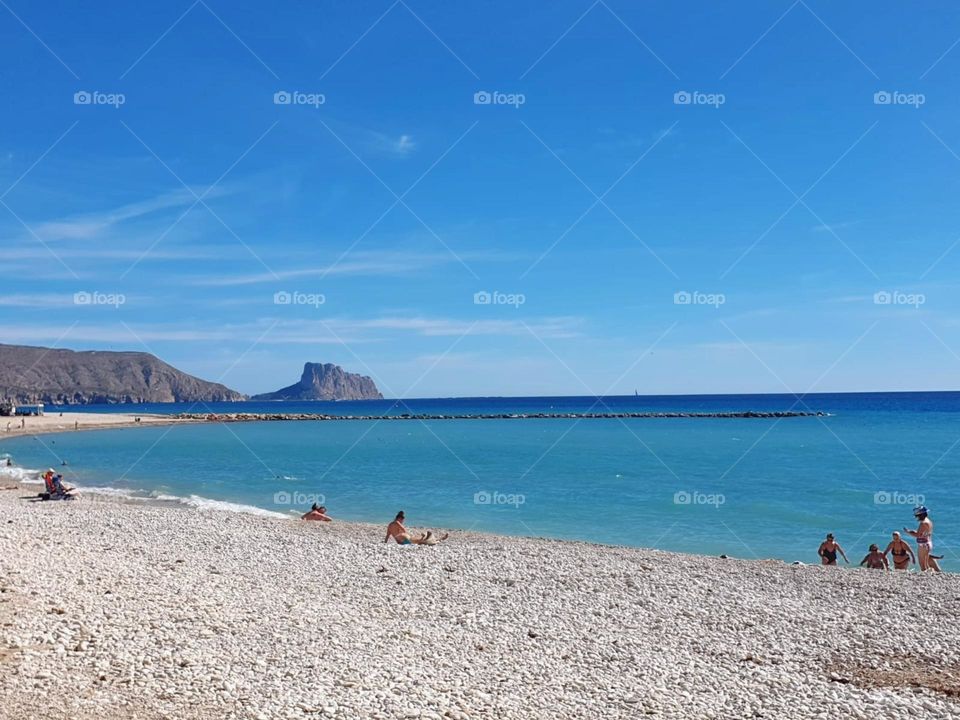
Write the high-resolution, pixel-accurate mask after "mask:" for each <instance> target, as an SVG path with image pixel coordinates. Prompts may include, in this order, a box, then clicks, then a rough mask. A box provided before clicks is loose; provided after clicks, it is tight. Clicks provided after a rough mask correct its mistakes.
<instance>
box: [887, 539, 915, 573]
mask: <svg viewBox="0 0 960 720" xmlns="http://www.w3.org/2000/svg"><path fill="white" fill-rule="evenodd" d="M883 554H884V555H888V554H889V555H893V567H894V569H895V570H909V569H910V565H911V564H913V563H915V562H916V561H917V559H916V558H915V557H914V555H913V549H912V548H911V547H910V543H907V542H904V541H903V539H902V538H901V537H900V533H898V532H894V533H893V540H891V541H890V544H889V545H887V549H886V550H884V551H883Z"/></svg>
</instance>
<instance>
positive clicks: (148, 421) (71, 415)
mask: <svg viewBox="0 0 960 720" xmlns="http://www.w3.org/2000/svg"><path fill="white" fill-rule="evenodd" d="M137 418H139V419H140V421H139V422H137ZM21 420H23V421H24V427H21V426H20V423H21ZM198 422H201V421H200V420H190V419H186V418H177V417H175V416H173V415H157V414H136V413H91V412H87V413H85V412H76V413H75V412H62V413H61V412H57V413H56V414H54V413H50V414H47V415H40V416H28V417H25V418H22V417H0V441H3V439H4V438H15V437H24V436H30V435H50V434H54V433H64V434H69V433H73V432H81V431H91V430H119V429H124V428H139V427H162V426H167V425H189V424H192V423H198Z"/></svg>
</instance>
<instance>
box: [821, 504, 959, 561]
mask: <svg viewBox="0 0 960 720" xmlns="http://www.w3.org/2000/svg"><path fill="white" fill-rule="evenodd" d="M913 516H914V517H915V518H916V519H917V522H918V523H919V525H918V526H917V529H916V530H910V529H909V528H903V531H904V532H905V533H907V535H910V536H911V537H913V538H915V539H916V541H917V554H916V556H914V553H913V548H911V547H910V543H908V542H906V541H905V540H904V539H903V537H901V535H900V533H899V532H894V533H893V539H892V540H891V541H890V542H889V543H888V544H887V547H886V549H885V550H884V551H883V552H880V547H879V546H878V545H877V544H876V543H874V544H872V545H870V549H869V551H868V553H867V555H866V556H865V557H864V558H863V560H861V561H860V566H861V567H867V568H870V569H871V570H889V569H890V562H889V561H888V560H887V556H888V555H889V556H891V557H892V558H893V567H894V569H896V570H909V569H910V565H912V564H918V563H919V565H920V570H921V571H924V570H933V571H934V572H940V565H939V564H938V563H937V560H942V559H943V555H934V554H933V520H931V519H930V512H929V511H928V510H927V508H926V507H925V506H923V505H918V506H917V507H915V508H914V509H913ZM817 554H818V555H819V556H820V563H821V564H822V565H836V564H837V555H838V554H839V555H840V557H842V558H843V560H844V562H845V563H847V564H850V560H848V559H847V554H846V553H845V552H844V551H843V548H842V547H840V543H838V542H837V540H836V538H835V537H834V536H833V533H828V534H827V539H826V540H824V541H823V542H822V543H820V549H819V550H817Z"/></svg>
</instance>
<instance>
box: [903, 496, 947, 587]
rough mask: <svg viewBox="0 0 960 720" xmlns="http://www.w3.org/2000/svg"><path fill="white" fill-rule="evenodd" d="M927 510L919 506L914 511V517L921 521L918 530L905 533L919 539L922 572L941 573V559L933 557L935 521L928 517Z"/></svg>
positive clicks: (918, 548)
mask: <svg viewBox="0 0 960 720" xmlns="http://www.w3.org/2000/svg"><path fill="white" fill-rule="evenodd" d="M927 515H928V512H927V508H925V507H924V506H923V505H918V506H917V507H915V508H914V509H913V516H914V517H915V518H916V519H917V520H919V521H920V525H918V526H917V529H916V530H908V529H907V528H904V532H906V533H907V534H908V535H912V536H913V537H915V538H916V539H917V557H918V558H919V559H920V570H933V571H934V572H940V565H939V564H938V563H937V560H938V559H939V558H938V557H937V556H935V555H932V554H931V553H932V551H933V520H931V519H930V518H929V517H927Z"/></svg>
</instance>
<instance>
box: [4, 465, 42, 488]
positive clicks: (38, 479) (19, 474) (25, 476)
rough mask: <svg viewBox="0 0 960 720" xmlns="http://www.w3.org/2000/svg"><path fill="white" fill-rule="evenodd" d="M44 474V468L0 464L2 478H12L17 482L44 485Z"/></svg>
mask: <svg viewBox="0 0 960 720" xmlns="http://www.w3.org/2000/svg"><path fill="white" fill-rule="evenodd" d="M42 474H43V471H42V470H35V469H32V468H22V467H16V466H14V467H5V466H0V478H3V479H4V480H12V481H13V482H16V483H23V484H24V485H42V484H43V477H42Z"/></svg>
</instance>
